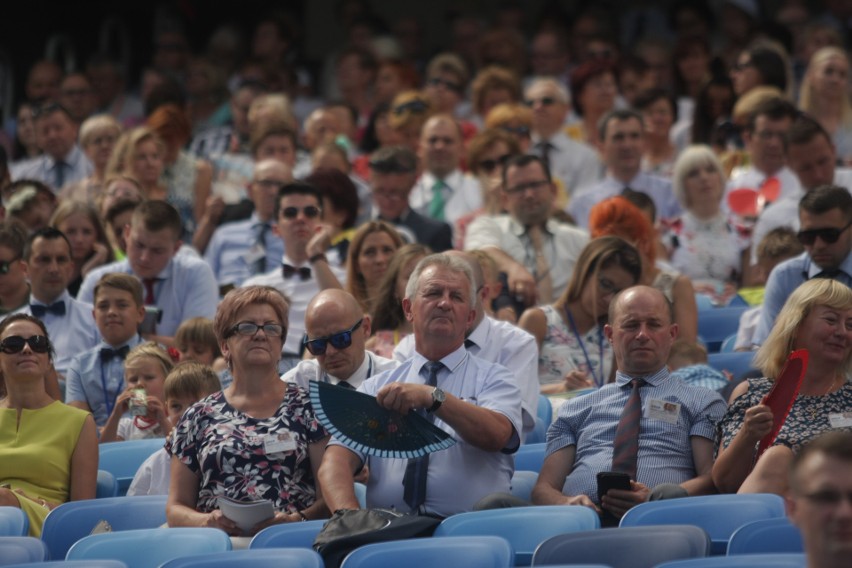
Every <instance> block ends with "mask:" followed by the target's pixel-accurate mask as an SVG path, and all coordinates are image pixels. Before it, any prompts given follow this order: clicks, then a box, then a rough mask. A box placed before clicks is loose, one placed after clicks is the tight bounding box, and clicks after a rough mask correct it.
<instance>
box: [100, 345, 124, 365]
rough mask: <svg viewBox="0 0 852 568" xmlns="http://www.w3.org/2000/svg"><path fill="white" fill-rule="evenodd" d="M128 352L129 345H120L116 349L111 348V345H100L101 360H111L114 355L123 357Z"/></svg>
mask: <svg viewBox="0 0 852 568" xmlns="http://www.w3.org/2000/svg"><path fill="white" fill-rule="evenodd" d="M129 352H130V346H129V345H122V346H121V347H119V348H118V349H113V348H112V347H101V360H102V361H104V362H107V361H112V359H114V358H115V357H120V358H121V359H124V358H125V357H127V354H128V353H129Z"/></svg>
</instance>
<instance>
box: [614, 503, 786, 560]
mask: <svg viewBox="0 0 852 568" xmlns="http://www.w3.org/2000/svg"><path fill="white" fill-rule="evenodd" d="M783 516H784V499H782V498H781V497H779V496H778V495H771V494H768V493H766V494H763V493H753V494H744V495H704V496H700V497H684V498H683V499H669V500H663V501H650V502H648V503H640V504H639V505H637V506H635V507H633V508H632V509H630V510H629V511H627V513H625V514H624V516H623V517H621V523H620V525H619V526H621V527H640V526H648V525H671V524H685V525H686V524H689V525H698V526H700V527H701V528H702V529H704V530H705V531H707V533H708V534H709V535H710V538H711V540H712V542H713V548H712V552H713V554H725V550H726V549H727V547H728V540H730V538H731V535H732V534H733V533H734V531H735V530H737V529H738V528H739V527H741V526H743V525H744V524H746V523H748V522H751V521H756V520H759V519H771V518H776V517H783Z"/></svg>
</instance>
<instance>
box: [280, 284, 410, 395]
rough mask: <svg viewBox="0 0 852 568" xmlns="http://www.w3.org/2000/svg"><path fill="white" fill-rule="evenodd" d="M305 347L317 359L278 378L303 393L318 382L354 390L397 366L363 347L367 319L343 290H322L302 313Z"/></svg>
mask: <svg viewBox="0 0 852 568" xmlns="http://www.w3.org/2000/svg"><path fill="white" fill-rule="evenodd" d="M305 331H306V332H307V333H306V336H305V347H306V348H307V350H308V351H309V352H310V353H311V355H313V356H314V357H316V358H315V359H305V360H303V361H300V362H299V364H298V365H296V366H295V367H294V368H293V369H290V370H289V371H287V372H286V373H284V374H283V375H282V376H281V380H283V381H289V382H291V383H296V384H297V385H299V386H300V387H302V388H304V389H308V388H310V381H320V382H326V383H331V384H333V385H338V386H341V387H344V388H353V389H357V388H358V387H360V386H361V383H363V382H364V380H365V379H369V378H370V377H372V376H373V375H378V374H379V373H381V372H382V371H387V370H389V369H394V368H396V366H397V365H398V363H397V362H396V361H394V360H391V359H385V358H384V357H380V356H378V355H376V354H375V353H371V352H369V351H367V350H366V349H365V347H364V345H365V343H366V341H367V338H368V337H370V331H371V329H370V316H369V315H367V314H365V313H364V312H363V310H362V309H361V307H360V306H359V305H358V301H357V300H355V297H354V296H352V294H350V293H349V292H346V291H345V290H337V289H331V290H323V291H322V292H320V293H319V294H317V295H316V296H314V299H313V300H311V303H310V304H308V309H307V311H306V312H305Z"/></svg>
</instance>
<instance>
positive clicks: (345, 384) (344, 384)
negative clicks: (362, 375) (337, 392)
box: [337, 381, 355, 390]
mask: <svg viewBox="0 0 852 568" xmlns="http://www.w3.org/2000/svg"><path fill="white" fill-rule="evenodd" d="M337 386H339V387H341V388H344V389H350V390H355V387H353V386H352V385H350V384H349V383H348V382H347V381H338V382H337Z"/></svg>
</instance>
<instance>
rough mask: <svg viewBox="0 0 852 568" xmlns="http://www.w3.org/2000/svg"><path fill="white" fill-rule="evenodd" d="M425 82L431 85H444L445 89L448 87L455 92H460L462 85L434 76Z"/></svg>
mask: <svg viewBox="0 0 852 568" xmlns="http://www.w3.org/2000/svg"><path fill="white" fill-rule="evenodd" d="M426 83H427V84H428V85H432V86H433V87H446V88H447V89H449V90H451V91H455V92H457V93H460V92H461V90H462V86H461V85H459V84H458V83H453V82H452V81H447V80H445V79H441V78H439V77H434V78H432V79H429V80H428V81H426Z"/></svg>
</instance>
